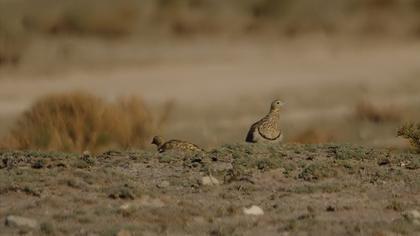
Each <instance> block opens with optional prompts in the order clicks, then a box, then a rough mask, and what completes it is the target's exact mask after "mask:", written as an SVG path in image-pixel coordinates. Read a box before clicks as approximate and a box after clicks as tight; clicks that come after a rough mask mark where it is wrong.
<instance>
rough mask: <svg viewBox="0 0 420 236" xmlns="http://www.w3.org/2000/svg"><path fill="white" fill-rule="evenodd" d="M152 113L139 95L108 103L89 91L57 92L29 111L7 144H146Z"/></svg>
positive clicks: (96, 147)
mask: <svg viewBox="0 0 420 236" xmlns="http://www.w3.org/2000/svg"><path fill="white" fill-rule="evenodd" d="M152 130H153V122H152V116H151V113H150V112H149V110H148V108H147V107H146V105H145V104H144V103H143V101H142V100H141V99H139V98H135V97H131V98H123V99H120V100H118V101H117V102H115V103H108V102H105V101H103V100H102V99H100V98H98V97H96V96H94V95H91V94H89V93H85V92H71V93H65V94H53V95H48V96H45V97H43V98H41V99H39V100H38V101H37V102H36V103H35V104H34V105H33V106H32V107H31V108H30V109H29V110H28V111H27V112H25V113H24V114H23V115H22V116H21V117H20V119H19V120H18V122H17V123H16V125H15V126H14V128H13V129H12V130H11V132H10V135H9V136H8V137H7V138H6V139H5V141H4V142H3V146H6V147H7V148H13V149H39V150H60V151H77V152H81V151H84V150H90V151H94V152H95V151H102V150H105V149H108V148H128V147H138V148H141V147H144V146H145V144H146V143H147V141H148V139H149V136H150V134H151V132H152Z"/></svg>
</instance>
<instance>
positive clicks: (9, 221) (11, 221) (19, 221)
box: [5, 215, 39, 229]
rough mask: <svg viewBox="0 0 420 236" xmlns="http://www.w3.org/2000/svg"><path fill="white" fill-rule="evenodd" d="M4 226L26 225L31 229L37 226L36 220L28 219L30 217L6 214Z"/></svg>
mask: <svg viewBox="0 0 420 236" xmlns="http://www.w3.org/2000/svg"><path fill="white" fill-rule="evenodd" d="M5 223H6V226H9V227H28V228H31V229H35V228H38V227H39V225H38V222H37V221H36V220H33V219H30V218H26V217H21V216H13V215H10V216H7V217H6V222H5Z"/></svg>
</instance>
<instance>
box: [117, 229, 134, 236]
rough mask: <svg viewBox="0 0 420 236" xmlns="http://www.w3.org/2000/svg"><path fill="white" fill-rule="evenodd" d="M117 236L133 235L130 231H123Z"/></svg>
mask: <svg viewBox="0 0 420 236" xmlns="http://www.w3.org/2000/svg"><path fill="white" fill-rule="evenodd" d="M116 236H131V233H130V231H128V230H125V229H122V230H120V231H118V233H117V235H116Z"/></svg>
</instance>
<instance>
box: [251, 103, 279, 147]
mask: <svg viewBox="0 0 420 236" xmlns="http://www.w3.org/2000/svg"><path fill="white" fill-rule="evenodd" d="M283 105H284V102H282V101H280V100H274V101H273V102H272V103H271V107H270V112H269V113H268V114H267V115H266V116H264V118H262V119H261V120H259V121H257V122H256V123H254V124H253V125H252V126H251V128H250V129H249V131H248V135H247V136H246V140H245V141H246V142H248V143H257V142H281V141H282V140H283V133H282V132H281V130H280V122H279V119H280V108H281V107H282V106H283Z"/></svg>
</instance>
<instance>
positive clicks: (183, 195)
mask: <svg viewBox="0 0 420 236" xmlns="http://www.w3.org/2000/svg"><path fill="white" fill-rule="evenodd" d="M331 150H342V151H343V152H344V151H345V152H346V153H348V154H346V155H345V157H343V158H339V160H338V159H336V157H335V155H332V154H334V153H332V151H331ZM357 153H362V154H360V155H363V156H364V155H365V154H364V153H366V150H364V149H362V148H360V147H357V146H349V145H344V146H343V145H258V144H255V145H239V144H238V145H229V146H225V147H223V148H218V149H215V150H214V151H213V152H210V153H207V154H202V155H200V156H182V155H181V156H177V155H176V154H175V153H174V154H171V153H168V154H162V155H166V156H167V158H171V157H172V161H171V162H160V161H159V159H158V158H157V157H159V156H161V154H158V153H156V152H145V151H144V152H143V151H142V152H123V151H120V152H105V153H103V154H100V155H94V156H93V158H94V159H95V162H92V163H91V166H90V168H89V169H79V168H72V166H74V164H75V163H77V162H79V161H80V160H81V159H83V158H81V157H80V155H73V154H66V153H42V152H0V164H1V163H5V162H9V160H10V159H18V160H17V161H16V164H15V165H13V166H5V165H0V198H1V199H2V211H1V212H0V218H3V217H5V216H6V215H9V214H13V215H22V216H25V217H26V218H30V219H34V220H36V221H38V223H39V228H37V229H32V230H31V231H32V233H33V234H46V235H48V234H49V235H55V234H63V235H66V234H71V233H72V232H76V231H78V230H80V228H81V227H83V229H84V232H85V233H86V234H96V233H99V234H106V233H110V234H111V235H115V234H117V233H118V232H120V231H121V229H125V230H127V231H129V232H130V233H131V234H136V235H137V234H139V233H141V232H145V231H147V232H150V233H151V234H187V233H190V232H194V233H196V234H200V235H201V234H203V235H205V234H208V233H209V232H213V233H214V234H218V233H227V234H231V233H232V232H233V233H234V234H238V235H242V234H247V233H250V234H255V233H262V234H268V233H270V232H272V231H270V230H271V229H273V228H274V229H275V230H276V233H278V231H281V232H283V231H286V232H290V233H295V234H307V232H311V233H314V234H317V235H321V234H322V235H336V234H341V233H343V234H358V233H359V232H360V229H359V227H360V228H363V231H364V232H367V233H370V232H376V231H379V230H380V231H387V232H388V231H389V232H405V233H406V234H408V235H411V234H413V233H414V234H415V232H418V230H419V225H418V224H416V222H417V220H416V219H413V218H408V217H407V214H404V212H406V211H410V210H416V209H417V207H418V204H417V203H416V200H415V199H416V197H417V195H418V193H419V191H420V185H419V184H418V172H417V171H414V170H413V169H412V168H411V167H410V166H409V165H401V164H400V163H401V161H405V162H408V161H414V160H419V158H418V157H419V154H415V153H407V152H394V153H393V158H392V160H393V161H392V162H390V163H388V164H387V165H378V163H377V160H380V159H383V158H388V156H387V155H388V154H387V153H389V152H388V151H387V150H379V149H378V150H376V149H375V150H374V151H373V152H370V155H371V156H372V158H361V157H360V156H359V154H357ZM408 154H409V156H407V155H408ZM309 155H313V158H308V157H309ZM134 156H135V157H136V158H132V157H134ZM151 157H153V158H151ZM39 159H42V160H48V161H49V165H48V166H44V167H42V168H32V167H31V166H32V164H33V163H35V162H36V160H39ZM62 163H65V165H64V166H63V165H61V164H62ZM192 163H194V165H192ZM346 163H347V164H349V163H352V165H353V167H352V168H353V169H354V171H348V170H346V167H345V166H347V164H346ZM290 164H294V165H293V167H292V168H289V167H288V166H289V165H290ZM206 170H212V173H213V174H214V175H213V177H214V178H216V179H218V180H219V181H220V184H219V185H217V186H203V185H200V184H197V182H198V180H200V179H201V178H202V177H203V175H207V174H208V173H207V172H206ZM213 170H214V171H213ZM217 170H219V171H217ZM230 173H231V174H233V175H232V176H231V178H230V179H227V178H225V179H223V174H230ZM225 177H226V176H225ZM163 181H169V182H170V184H169V185H167V186H165V187H158V186H157V185H158V184H159V183H161V182H163ZM402 181H404V184H401V183H402ZM395 190H398V191H395ZM366 194H372V195H373V196H376V195H377V194H380V196H381V199H382V201H377V200H376V198H371V197H363V196H366ZM361 195H362V197H361ZM251 204H256V205H258V206H259V207H260V208H261V209H263V210H264V213H265V214H266V215H263V216H259V218H258V227H255V224H250V223H249V222H250V220H253V218H250V216H248V215H245V214H243V208H245V207H248V206H249V205H251ZM17 205H18V206H23V207H16V206H17ZM215 206H216V207H215ZM378 211H380V212H381V217H380V218H378V222H379V223H375V224H372V221H371V219H373V218H374V216H376V214H377V212H378ZM45 212H48V213H49V214H45ZM326 213H327V214H326ZM349 215H354V216H358V217H355V218H353V219H352V220H349ZM321 217H322V220H320V219H321ZM174 219H175V220H174ZM375 219H376V218H375ZM279 222H281V223H280V225H279ZM290 222H294V223H292V224H291V223H290ZM215 229H220V230H215ZM225 229H229V230H225ZM230 229H232V230H230ZM19 230H20V228H12V227H8V226H6V225H4V224H1V225H0V231H1V232H2V233H5V234H7V235H14V234H17V233H18V232H19Z"/></svg>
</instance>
